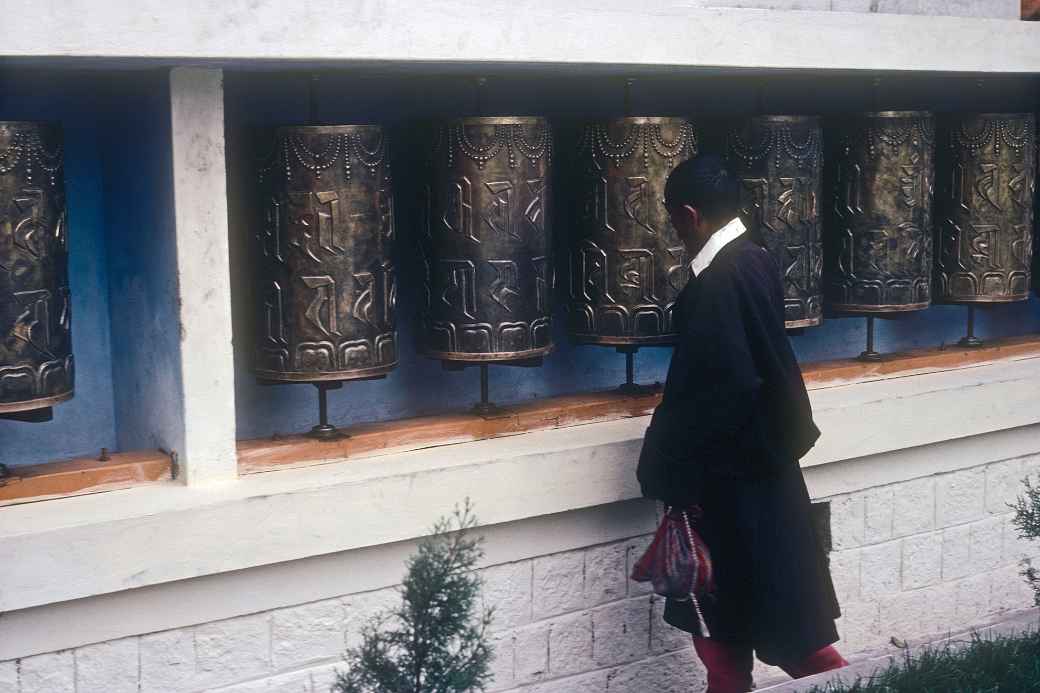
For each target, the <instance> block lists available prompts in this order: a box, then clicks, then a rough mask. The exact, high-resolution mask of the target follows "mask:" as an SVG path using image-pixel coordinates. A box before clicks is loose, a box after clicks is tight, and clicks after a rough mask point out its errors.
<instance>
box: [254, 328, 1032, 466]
mask: <svg viewBox="0 0 1040 693" xmlns="http://www.w3.org/2000/svg"><path fill="white" fill-rule="evenodd" d="M1036 357H1040V336H1036V335H1031V336H1028V337H1016V338H1014V339H1006V340H1001V341H994V342H991V343H989V344H987V345H986V346H984V347H982V348H978V349H965V348H961V347H945V348H930V349H919V350H915V351H909V352H903V353H900V354H892V355H888V356H885V357H884V358H883V359H882V360H881V361H877V362H871V363H868V362H863V361H859V360H857V359H843V360H838V361H824V362H820V363H812V364H807V365H805V366H804V368H803V370H804V374H805V382H806V385H807V387H808V388H809V389H810V390H817V389H823V388H827V387H836V386H840V385H848V384H851V383H855V382H867V381H872V380H882V379H885V378H896V377H904V376H909V375H917V374H921V373H928V372H934V371H942V370H953V369H959V368H971V367H974V366H979V365H982V364H985V363H992V362H993V361H1000V360H1017V359H1026V358H1036ZM660 397H661V395H660V393H659V392H655V393H653V394H647V395H640V396H629V395H623V394H620V393H618V392H616V391H611V392H596V393H590V394H581V395H566V396H563V397H551V398H546V399H543V400H537V401H534V402H526V403H523V404H519V405H515V406H512V407H509V408H508V409H507V410H506V412H505V413H503V414H502V415H501V416H497V417H483V416H478V415H476V414H459V413H456V414H446V415H442V416H428V417H421V418H415V419H402V420H398V421H387V422H382V423H372V424H360V425H356V426H351V427H349V428H345V429H343V432H344V433H346V434H348V435H349V436H350V437H349V438H343V439H340V440H336V441H318V440H314V439H311V438H308V437H306V436H301V435H293V436H280V437H278V438H263V439H254V440H244V441H239V443H238V465H239V473H241V474H255V473H258V472H266V471H272V470H275V469H285V468H291V467H302V466H309V465H314V464H325V463H331V462H340V461H342V460H344V459H347V458H350V459H363V458H367V457H374V456H377V455H385V454H389V453H393V452H404V451H407V450H417V449H420V448H428V447H436V446H440V445H451V444H454V443H462V442H466V441H473V440H483V439H487V438H497V437H501V436H508V435H517V434H520V433H527V432H530V431H537V430H543V429H547V428H563V427H566V426H575V425H579V424H587V423H594V422H598V421H612V420H616V419H623V418H628V417H633V416H646V415H648V414H650V413H651V412H653V409H654V407H656V406H657V404H658V402H660Z"/></svg>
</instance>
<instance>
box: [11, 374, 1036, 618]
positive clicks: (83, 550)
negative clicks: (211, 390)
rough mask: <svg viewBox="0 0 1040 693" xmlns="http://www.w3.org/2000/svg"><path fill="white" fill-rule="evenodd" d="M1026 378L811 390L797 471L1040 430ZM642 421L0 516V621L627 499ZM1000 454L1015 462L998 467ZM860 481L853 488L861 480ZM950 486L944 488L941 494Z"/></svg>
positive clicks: (965, 461)
mask: <svg viewBox="0 0 1040 693" xmlns="http://www.w3.org/2000/svg"><path fill="white" fill-rule="evenodd" d="M1038 377H1040V359H1023V360H1019V361H1012V362H1004V363H996V364H989V365H985V366H979V367H975V368H965V369H960V370H954V371H944V372H938V373H924V374H920V375H915V376H911V377H903V378H892V379H888V380H881V381H875V382H870V383H860V384H848V385H843V386H840V387H831V388H826V389H822V390H814V391H813V392H812V397H813V404H814V408H815V409H816V412H817V419H818V422H819V423H820V426H821V428H822V429H823V430H824V431H826V432H829V433H828V434H826V435H825V437H824V438H823V439H822V441H821V443H820V444H819V445H818V446H817V448H816V449H815V450H814V451H813V452H812V453H811V454H810V455H809V456H808V457H807V458H806V464H807V467H808V469H810V470H811V469H812V468H813V467H814V466H816V465H823V466H824V467H826V466H828V465H826V464H823V463H829V462H837V461H840V460H848V459H856V458H863V457H866V456H870V455H882V454H885V453H893V452H894V451H898V450H904V449H909V451H910V454H916V453H915V450H920V449H921V447H922V446H927V445H929V444H936V443H944V444H947V442H948V441H951V440H954V441H955V440H958V439H961V438H968V440H970V436H972V435H975V436H982V434H986V433H990V432H995V431H1005V430H1008V429H1019V430H1028V429H1026V428H1024V427H1027V426H1030V425H1035V424H1037V423H1040V410H1037V408H1036V407H1035V406H1033V404H1034V403H1035V382H1036V379H1037V378H1038ZM909 420H916V421H918V422H919V423H918V424H917V425H910V423H909ZM965 422H968V423H965ZM646 424H647V417H638V418H632V419H626V420H620V421H613V422H608V423H598V424H589V425H584V426H575V427H571V428H564V429H555V430H548V431H541V432H535V433H530V434H526V435H521V436H510V437H508V438H504V439H495V440H485V441H476V442H470V443H462V444H457V445H452V446H445V447H439V448H429V449H424V450H417V451H412V452H407V453H398V454H390V455H386V456H383V457H374V458H367V459H363V460H358V461H356V462H351V461H349V460H348V461H345V462H340V463H335V464H328V465H320V466H315V467H310V468H304V469H294V470H283V471H279V472H276V473H267V474H257V475H250V476H247V477H245V478H242V479H240V480H239V481H238V482H237V483H233V484H223V485H220V484H217V485H214V484H210V485H203V486H198V487H188V488H184V487H179V486H176V485H166V486H153V487H145V488H135V489H127V490H123V491H114V492H110V493H107V494H95V495H93V496H82V497H76V498H67V499H60V500H53V501H48V502H41V503H29V504H25V505H20V506H13V507H9V508H5V509H4V511H3V512H2V513H0V611H10V610H15V609H24V608H28V607H31V606H38V605H41V604H48V603H53V602H58V601H65V600H69V599H78V598H82V597H87V596H91V595H96V594H105V593H109V592H118V591H120V590H125V589H130V588H137V587H144V586H147V585H155V584H160V583H164V582H169V581H173V580H182V579H186V578H192V577H198V576H202V575H210V574H214V573H221V572H226V571H231V570H241V569H244V568H250V567H255V566H259V565H267V564H273V563H279V562H283V561H292V560H299V559H303V558H308V557H311V556H319V555H324V554H329V553H336V552H341V551H348V550H352V549H358V548H363V547H368V546H376V545H380V544H387V543H392V542H398V541H404V540H409V539H412V538H414V537H417V536H420V535H421V534H422V533H423V532H424V531H425V529H426V528H427V527H428V525H429V523H430V519H431V517H433V516H436V515H438V514H442V513H444V512H447V511H449V510H450V509H451V508H452V506H453V505H454V504H455V503H456V502H458V501H459V499H461V498H464V497H466V496H468V497H470V498H472V499H473V500H474V501H475V502H476V503H477V504H478V506H479V507H481V508H482V512H481V516H482V520H483V521H484V522H486V523H488V524H499V523H504V522H514V521H517V520H522V519H527V518H532V517H539V516H542V515H551V514H553V513H559V512H564V511H568V510H574V509H580V508H587V507H592V506H597V505H603V504H607V503H614V502H617V501H622V500H627V499H631V498H637V497H638V496H639V489H638V487H637V484H636V481H635V475H634V465H635V461H636V459H637V456H638V451H639V446H640V444H641V438H642V435H643V432H644V430H645V427H646ZM1033 440H1034V441H1035V440H1036V438H1035V434H1034V435H1033ZM1005 442H1009V444H1010V445H1012V446H1017V445H1024V446H1026V448H1027V449H1026V450H1025V452H1028V453H1033V452H1036V451H1037V450H1038V448H1040V444H1037V443H1035V442H1034V444H1033V445H1032V449H1028V447H1029V446H1028V436H1027V439H1026V440H1025V441H1023V440H1019V439H1018V438H1017V437H1016V436H1014V435H1011V436H1009V437H1008V440H1006V441H1005ZM982 447H985V446H982ZM966 449H967V450H968V451H974V450H975V448H973V447H972V446H970V445H969V446H968V447H967V448H966ZM1018 449H1020V448H1018ZM1002 451H1003V450H1002V449H1001V448H999V447H998V448H995V449H994V450H991V451H987V452H986V453H983V457H981V458H980V457H970V456H965V457H960V456H953V455H945V456H942V455H941V453H940V456H941V459H935V460H933V461H932V464H933V465H934V464H936V463H939V464H941V465H945V468H944V470H945V471H951V469H958V468H965V467H971V466H975V465H977V464H979V463H980V462H981V461H983V460H996V459H1004V457H997V458H994V457H992V456H990V455H993V454H995V452H996V453H997V454H999V453H1000V452H1002ZM933 454H935V453H934V452H933ZM1015 454H1024V452H1015V453H1011V454H1008V455H1007V457H1011V456H1013V455H1015ZM878 466H880V465H878ZM895 469H897V470H899V471H898V472H897V473H899V474H901V475H902V478H904V479H905V478H916V477H918V476H920V475H921V473H922V472H920V471H918V469H917V468H916V467H915V466H914V465H906V464H904V465H901V466H898V467H896V468H895ZM887 473H891V471H889V472H887ZM810 476H811V475H810ZM870 476H871V472H867V473H866V474H865V476H863V477H861V478H862V480H863V482H864V483H865V484H866V485H868V486H870V485H876V484H875V483H871V481H870ZM882 478H884V474H882ZM951 483H952V482H951ZM810 486H813V482H812V481H810ZM959 488H961V485H959V484H958V485H951V487H950V493H951V494H954V495H953V496H951V497H952V498H958V497H960V496H959V495H956V494H959V493H960V491H957V489H959ZM945 497H946V496H943V498H945ZM911 502H912V501H911ZM979 507H980V508H981V502H980V506H979ZM345 509H349V512H347V511H345ZM951 512H952V511H951ZM954 514H956V513H954ZM896 523H897V524H898V521H896ZM915 529H916V527H915ZM99 557H103V560H102V559H99Z"/></svg>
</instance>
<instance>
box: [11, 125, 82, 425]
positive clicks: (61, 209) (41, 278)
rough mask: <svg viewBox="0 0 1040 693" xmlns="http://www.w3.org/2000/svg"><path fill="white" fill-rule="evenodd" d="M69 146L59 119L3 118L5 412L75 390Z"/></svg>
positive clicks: (41, 403)
mask: <svg viewBox="0 0 1040 693" xmlns="http://www.w3.org/2000/svg"><path fill="white" fill-rule="evenodd" d="M62 147H63V144H62V136H61V130H60V128H59V127H58V126H56V125H50V124H44V123H26V122H0V414H9V413H14V412H23V411H30V410H35V409H43V408H46V407H50V406H53V405H54V404H57V403H58V402H62V401H65V400H67V399H69V398H70V397H72V393H73V380H74V373H73V360H72V333H71V310H70V300H69V278H68V244H67V236H66V227H65V181H64V178H63V175H64V171H63V156H64V154H63V149H62Z"/></svg>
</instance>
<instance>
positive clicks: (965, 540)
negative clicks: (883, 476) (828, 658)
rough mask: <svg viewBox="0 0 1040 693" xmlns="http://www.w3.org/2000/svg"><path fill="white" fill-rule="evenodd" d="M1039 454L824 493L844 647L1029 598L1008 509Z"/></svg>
mask: <svg viewBox="0 0 1040 693" xmlns="http://www.w3.org/2000/svg"><path fill="white" fill-rule="evenodd" d="M1038 471H1040V457H1036V456H1032V457H1028V458H1023V459H1011V460H1005V461H1001V462H994V463H991V464H987V465H982V466H979V467H974V468H969V469H964V470H959V471H955V472H951V473H947V474H939V475H935V476H928V477H923V478H920V479H912V480H909V481H903V482H899V483H895V484H889V485H885V486H878V487H875V488H870V489H867V490H864V491H861V492H856V493H851V494H846V495H841V496H835V497H833V498H829V499H827V500H829V501H830V502H831V529H832V541H833V551H832V553H831V554H830V562H831V573H832V577H833V579H834V582H835V587H836V588H837V590H838V597H839V600H840V601H841V605H842V610H843V612H844V614H843V617H842V619H841V620H840V621H839V623H838V628H839V631H840V632H841V635H842V648H843V650H844V651H846V652H856V651H859V650H863V649H868V648H873V647H878V646H881V645H884V644H886V643H888V642H889V640H890V639H891V638H892V637H897V638H900V639H903V640H905V639H910V638H920V637H922V636H928V635H942V634H945V633H946V632H948V631H957V630H963V629H965V628H966V627H968V626H970V625H971V624H973V623H977V622H981V621H985V620H989V619H992V618H994V617H996V616H999V614H1001V613H1003V612H1007V611H1011V610H1015V609H1022V608H1025V607H1028V606H1031V605H1032V592H1031V591H1030V589H1029V586H1028V585H1027V584H1026V583H1025V581H1024V579H1023V578H1022V576H1021V575H1020V574H1019V573H1020V571H1021V566H1020V562H1021V560H1022V559H1023V558H1031V559H1033V560H1034V561H1036V560H1037V559H1038V558H1040V544H1038V543H1037V542H1026V541H1023V540H1021V539H1019V538H1018V535H1017V531H1016V530H1015V528H1014V526H1013V525H1012V524H1011V518H1012V516H1013V513H1012V512H1011V509H1010V508H1009V507H1008V505H1007V504H1008V503H1010V502H1012V501H1013V500H1014V499H1015V498H1016V497H1017V496H1018V495H1019V494H1020V493H1021V492H1022V479H1023V478H1025V477H1026V476H1030V477H1032V478H1034V479H1035V478H1036V474H1037V472H1038Z"/></svg>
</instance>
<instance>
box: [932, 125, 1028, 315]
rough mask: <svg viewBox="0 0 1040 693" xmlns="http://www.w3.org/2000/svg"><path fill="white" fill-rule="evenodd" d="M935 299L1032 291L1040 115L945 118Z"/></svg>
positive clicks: (982, 298) (980, 299)
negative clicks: (1035, 186) (1031, 276)
mask: <svg viewBox="0 0 1040 693" xmlns="http://www.w3.org/2000/svg"><path fill="white" fill-rule="evenodd" d="M939 125H940V128H939V133H940V144H939V151H938V152H937V159H938V165H937V176H938V177H937V186H936V187H937V188H938V190H937V194H938V199H937V200H936V208H937V212H938V214H939V229H938V234H937V239H938V240H937V242H938V245H939V247H938V248H937V251H936V281H935V291H936V294H937V295H936V300H938V301H942V302H943V303H1005V302H1010V301H1024V300H1026V299H1027V298H1028V297H1029V279H1030V272H1031V264H1032V253H1033V235H1032V234H1033V202H1034V200H1033V192H1034V181H1035V178H1036V118H1035V117H1034V116H1033V114H1031V113H979V114H974V113H973V114H959V115H954V116H950V117H948V118H943V119H942V120H940V122H939Z"/></svg>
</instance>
